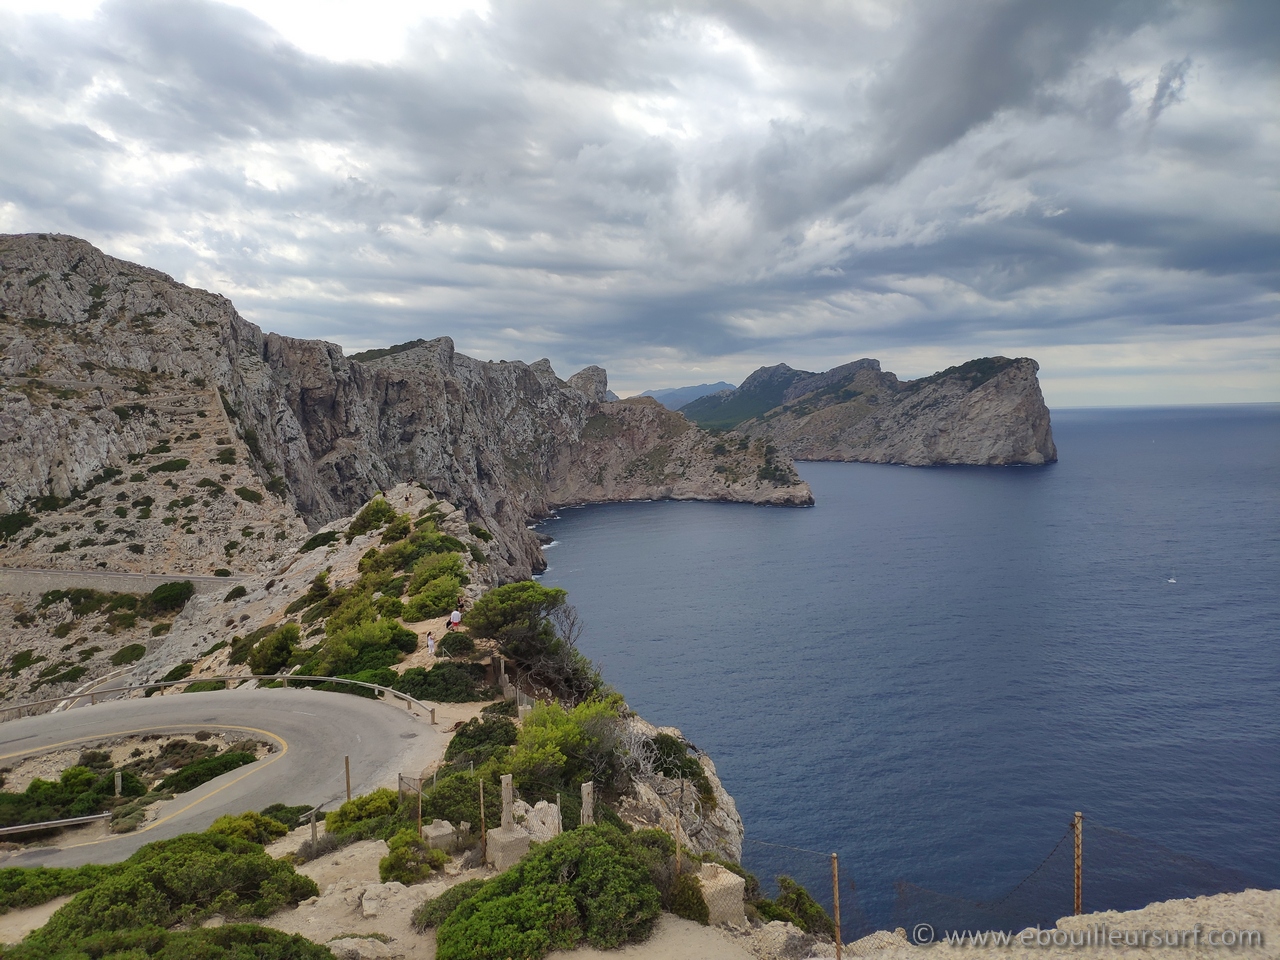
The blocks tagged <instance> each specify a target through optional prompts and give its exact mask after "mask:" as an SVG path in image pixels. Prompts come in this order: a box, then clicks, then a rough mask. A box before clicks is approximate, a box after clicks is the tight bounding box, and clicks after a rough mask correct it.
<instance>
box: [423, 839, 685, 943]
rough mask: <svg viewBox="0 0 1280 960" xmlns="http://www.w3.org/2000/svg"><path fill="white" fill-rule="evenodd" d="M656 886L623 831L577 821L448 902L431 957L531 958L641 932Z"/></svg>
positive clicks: (652, 915) (649, 924)
mask: <svg viewBox="0 0 1280 960" xmlns="http://www.w3.org/2000/svg"><path fill="white" fill-rule="evenodd" d="M660 909H661V908H660V903H659V896H658V890H657V887H656V886H655V885H654V883H653V880H652V878H651V877H650V876H649V872H648V870H647V869H646V868H645V865H644V863H643V862H642V861H641V860H640V859H639V858H638V857H637V856H636V854H635V853H634V851H633V850H632V849H631V845H630V843H629V842H628V840H627V837H626V835H625V834H623V833H620V832H619V831H617V830H614V829H613V828H612V827H607V826H595V827H582V828H580V829H578V830H574V831H572V832H570V833H565V834H562V835H560V836H558V837H556V838H555V839H554V840H551V841H550V842H548V843H546V844H544V845H543V846H541V847H539V848H538V849H537V850H535V851H533V852H532V853H530V854H529V855H528V856H527V857H525V858H524V859H523V860H521V861H520V862H519V863H517V864H516V865H515V866H514V867H512V868H511V869H510V870H508V871H507V872H506V873H503V874H501V875H499V876H497V877H495V878H494V879H492V880H490V881H488V882H487V883H486V884H485V885H484V886H483V887H482V888H480V889H479V890H478V891H477V892H476V893H474V894H473V895H472V896H470V897H468V898H467V899H465V900H463V901H462V902H461V903H459V904H458V905H457V907H455V908H454V910H453V912H452V913H451V914H450V915H449V916H448V917H447V918H446V919H445V920H444V921H443V922H441V924H440V926H439V929H438V930H437V933H436V956H437V958H438V960H505V958H508V957H526V958H537V957H542V956H544V955H545V954H546V953H547V952H548V951H550V950H554V949H565V950H571V949H573V948H574V947H576V946H577V945H578V944H579V943H580V942H582V941H586V942H587V943H589V944H590V945H591V946H593V947H596V948H598V949H610V948H613V947H617V946H620V945H621V944H623V943H627V942H635V941H639V940H643V939H644V938H645V937H646V936H648V935H649V933H650V931H651V930H652V929H653V924H654V922H655V921H656V920H657V918H658V914H659V913H660Z"/></svg>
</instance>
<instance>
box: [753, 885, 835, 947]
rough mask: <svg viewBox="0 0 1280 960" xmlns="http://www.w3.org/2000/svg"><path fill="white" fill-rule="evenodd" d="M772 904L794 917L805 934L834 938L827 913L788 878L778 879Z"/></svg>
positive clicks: (806, 892)
mask: <svg viewBox="0 0 1280 960" xmlns="http://www.w3.org/2000/svg"><path fill="white" fill-rule="evenodd" d="M773 902H774V904H775V905H777V906H778V907H781V908H782V909H783V910H785V911H787V913H789V914H790V915H791V916H793V917H795V920H794V923H795V925H796V926H798V927H799V928H800V929H801V930H803V931H804V932H805V933H812V934H813V935H814V936H819V937H825V938H827V939H828V940H831V939H833V938H834V937H835V935H836V925H835V923H834V922H833V921H832V919H831V918H830V917H829V916H827V911H825V910H823V909H822V905H821V904H819V903H818V901H816V900H814V899H813V897H811V896H810V895H809V891H808V890H806V889H805V888H804V887H802V886H800V884H798V883H796V882H795V881H794V880H793V879H791V878H790V877H787V876H782V877H778V896H777V897H776V898H775V899H774V901H773ZM757 909H758V907H757ZM762 915H763V914H762Z"/></svg>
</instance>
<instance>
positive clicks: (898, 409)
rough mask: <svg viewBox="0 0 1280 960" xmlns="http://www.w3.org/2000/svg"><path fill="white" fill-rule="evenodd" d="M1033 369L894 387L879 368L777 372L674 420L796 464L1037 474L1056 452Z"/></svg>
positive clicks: (978, 366)
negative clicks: (730, 434) (742, 440)
mask: <svg viewBox="0 0 1280 960" xmlns="http://www.w3.org/2000/svg"><path fill="white" fill-rule="evenodd" d="M1039 369H1040V368H1039V366H1038V365H1037V364H1036V362H1035V361H1034V360H1031V359H1029V358H1026V357H1023V358H1021V359H1017V360H1011V359H1009V358H1007V357H985V358H982V359H979V360H971V361H969V362H968V363H964V364H961V365H960V366H958V367H951V368H949V369H947V370H943V371H942V372H941V373H936V374H934V375H933V376H931V377H922V378H920V379H918V380H908V381H899V380H898V378H897V377H895V376H894V375H893V374H892V373H885V372H882V371H881V369H880V363H879V361H877V360H857V361H855V362H853V363H848V364H844V365H843V366H839V367H836V368H834V369H832V370H828V371H827V372H826V373H808V372H806V371H803V370H793V369H792V368H790V367H788V366H787V365H786V364H779V365H778V366H775V367H762V368H761V369H759V370H757V371H756V372H755V373H753V374H752V375H751V376H750V377H748V378H747V380H746V381H744V382H743V384H742V386H740V387H739V388H738V389H737V390H732V391H723V392H721V393H718V394H714V395H712V396H708V397H703V398H701V399H700V400H696V401H694V402H693V403H691V404H689V405H687V406H685V407H683V408H682V409H681V412H683V413H684V414H685V415H687V416H688V417H689V418H690V419H692V420H695V421H697V422H698V423H700V424H702V425H704V426H708V427H717V428H722V429H730V428H731V429H737V430H740V431H742V432H743V433H745V434H747V435H748V436H751V437H758V438H761V439H764V440H767V441H768V442H769V443H771V444H773V445H775V446H776V447H777V449H778V450H779V451H781V452H782V453H783V454H785V455H786V456H788V457H791V458H793V459H796V460H851V461H861V462H868V463H903V464H908V465H911V466H926V465H932V464H972V465H1010V464H1029V465H1040V464H1044V463H1049V462H1051V461H1054V460H1057V458H1058V451H1057V448H1056V447H1055V446H1054V444H1053V431H1052V429H1051V428H1050V424H1049V410H1048V408H1047V407H1046V406H1045V402H1044V396H1043V395H1042V394H1041V392H1040V383H1039V380H1038V379H1037V378H1036V373H1037V371H1038V370H1039Z"/></svg>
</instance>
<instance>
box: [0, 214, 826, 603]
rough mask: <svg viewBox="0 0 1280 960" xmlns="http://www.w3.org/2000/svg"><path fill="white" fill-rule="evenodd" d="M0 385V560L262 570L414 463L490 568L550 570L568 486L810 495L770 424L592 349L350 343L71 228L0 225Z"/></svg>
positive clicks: (752, 496)
mask: <svg viewBox="0 0 1280 960" xmlns="http://www.w3.org/2000/svg"><path fill="white" fill-rule="evenodd" d="M0 386H3V390H2V391H0V476H3V478H4V483H3V485H0V543H3V547H2V548H0V564H3V565H5V566H34V567H70V568H76V567H80V568H83V567H93V566H100V567H108V568H110V569H115V570H137V571H144V572H150V571H160V570H164V571H167V572H179V571H181V572H187V573H211V572H213V568H220V569H226V570H228V571H230V572H231V573H233V574H234V573H240V572H256V571H260V570H265V569H268V568H270V566H271V565H272V564H273V563H274V562H276V561H278V560H279V559H280V556H281V554H280V552H279V551H280V549H281V548H282V547H281V546H280V545H281V544H282V543H283V541H285V540H289V541H292V540H294V539H296V536H297V531H298V530H299V529H300V524H299V518H301V520H302V521H304V522H305V524H306V525H307V526H308V527H310V528H311V529H312V530H314V529H316V528H318V527H319V526H321V525H323V524H325V523H327V522H329V521H331V520H333V519H335V518H338V517H341V516H346V515H349V514H351V513H353V512H354V511H355V510H356V509H357V508H358V507H359V506H360V505H361V504H363V503H364V502H366V501H367V500H368V499H369V498H370V497H371V496H372V495H373V494H374V493H375V492H377V491H378V490H385V489H388V488H390V487H391V486H394V485H395V484H396V483H398V482H402V481H408V482H414V483H417V484H420V485H422V486H423V487H424V488H425V489H428V490H430V491H432V492H433V493H434V494H436V495H438V496H440V497H442V498H445V499H447V500H449V501H450V502H452V503H454V504H457V505H458V506H459V507H460V508H461V509H462V510H463V511H464V513H465V515H466V518H467V520H468V521H469V522H473V523H475V524H477V525H478V526H480V527H483V528H484V529H486V530H487V531H490V532H491V534H492V537H493V539H492V541H491V542H488V543H487V544H486V548H485V552H486V555H487V557H488V562H489V564H490V573H491V575H492V577H493V579H494V580H495V581H497V580H509V579H519V578H522V577H525V576H528V575H529V574H530V573H531V572H533V571H535V570H538V569H541V568H542V565H543V561H542V558H541V554H540V551H539V544H538V541H537V539H536V537H535V536H534V534H533V533H531V532H530V531H529V530H528V529H527V526H528V523H529V521H530V520H532V519H536V518H539V517H542V516H545V515H547V514H548V513H549V512H550V511H552V510H554V509H555V508H556V507H558V506H563V505H566V504H569V503H576V502H584V501H606V500H628V499H651V498H652V499H659V498H678V499H699V500H725V501H736V502H744V503H768V504H794V505H804V504H809V503H811V502H812V496H811V494H810V492H809V489H808V486H807V485H806V484H805V483H803V482H802V481H801V480H800V478H799V477H798V475H797V474H796V473H795V470H794V468H793V466H792V464H791V463H790V461H788V460H786V459H785V458H781V457H777V456H776V455H775V454H774V453H773V452H772V451H768V450H766V445H765V444H764V443H752V442H750V441H749V440H748V439H747V438H743V439H742V443H741V444H738V443H734V444H725V443H723V442H721V441H720V438H718V437H713V436H711V435H709V434H708V433H706V432H705V431H703V430H700V429H698V428H696V427H694V426H692V425H691V424H689V423H688V422H687V421H686V420H685V419H684V418H683V417H680V416H678V415H675V414H670V413H668V412H667V411H665V410H663V409H662V408H661V407H660V406H659V405H658V404H657V403H656V402H654V401H651V400H640V401H616V402H615V401H612V400H610V399H609V398H610V397H611V396H612V394H610V393H609V391H608V383H607V378H606V375H605V372H604V370H602V369H600V368H599V367H588V368H586V369H585V370H582V371H580V372H579V373H577V374H575V375H574V376H571V377H569V378H568V379H567V380H562V379H560V378H559V377H558V376H557V375H556V373H555V371H554V370H553V369H552V367H551V364H550V363H549V362H548V361H546V360H539V361H537V362H534V363H523V362H519V361H511V362H507V361H501V362H489V361H481V360H476V359H473V358H471V357H467V356H464V355H462V354H460V353H457V352H455V350H454V346H453V342H452V341H451V340H449V339H448V338H447V337H441V338H438V339H434V340H429V341H427V340H418V341H414V342H412V343H408V344H402V345H400V346H398V347H393V348H388V349H385V350H375V351H369V352H367V353H365V354H359V355H356V356H354V357H345V356H344V355H343V352H342V350H341V348H340V347H338V346H336V345H335V344H331V343H325V342H322V341H319V340H301V339H295V338H291V337H282V336H279V335H277V334H274V333H264V332H263V331H262V330H260V329H259V328H258V327H257V326H255V325H254V324H252V323H249V322H247V321H245V320H244V319H243V318H241V317H240V316H239V314H237V313H236V310H235V308H234V307H233V306H232V304H231V302H230V301H228V300H226V299H225V298H223V297H220V296H217V295H216V294H212V293H209V292H207V291H203V290H197V289H194V288H191V287H187V286H185V285H183V284H181V283H178V282H176V281H175V280H173V279H172V278H171V277H168V276H166V275H165V274H163V273H160V272H159V271H156V270H152V269H149V268H147V267H142V266H138V265H136V264H132V263H127V262H125V261H122V260H117V259H115V258H112V257H109V256H107V255H105V254H104V253H102V252H101V251H100V250H97V249H96V248H94V247H93V246H91V245H90V244H88V243H86V242H85V241H83V240H78V239H76V238H74V237H66V236H55V235H49V234H29V235H20V236H6V237H3V238H0ZM108 541H111V542H108ZM210 547H214V548H215V549H214V550H212V551H211V550H210V549H209V548H210ZM219 551H221V553H222V556H218V552H219Z"/></svg>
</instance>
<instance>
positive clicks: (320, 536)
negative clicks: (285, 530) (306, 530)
mask: <svg viewBox="0 0 1280 960" xmlns="http://www.w3.org/2000/svg"><path fill="white" fill-rule="evenodd" d="M339 536H340V534H339V533H338V531H337V530H326V531H325V532H324V533H317V534H316V535H315V536H313V537H311V538H310V539H309V540H307V542H306V543H304V544H303V545H302V546H300V547H299V548H298V552H299V553H310V552H311V551H312V550H316V549H318V548H320V547H327V546H328V545H329V544H331V543H333V542H334V541H335V540H337V539H338V537H339Z"/></svg>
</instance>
